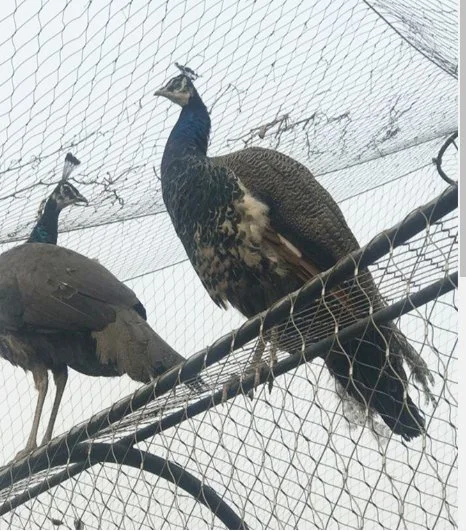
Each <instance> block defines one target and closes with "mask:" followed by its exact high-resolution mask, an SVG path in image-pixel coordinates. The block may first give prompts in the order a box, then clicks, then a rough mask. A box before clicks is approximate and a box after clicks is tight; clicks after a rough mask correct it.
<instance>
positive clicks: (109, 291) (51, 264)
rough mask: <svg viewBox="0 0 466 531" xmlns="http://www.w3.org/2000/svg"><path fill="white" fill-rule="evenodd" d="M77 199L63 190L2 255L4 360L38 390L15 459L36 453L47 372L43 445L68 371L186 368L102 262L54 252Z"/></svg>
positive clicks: (135, 374)
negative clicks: (64, 216) (50, 397)
mask: <svg viewBox="0 0 466 531" xmlns="http://www.w3.org/2000/svg"><path fill="white" fill-rule="evenodd" d="M68 162H69V161H68ZM69 187H70V188H69ZM73 197H74V199H73ZM78 197H79V198H80V201H82V200H84V198H83V197H82V196H81V195H80V194H79V192H78V191H77V190H76V189H75V188H74V187H72V188H71V185H70V184H69V183H68V184H65V183H63V182H62V183H60V185H59V186H58V187H57V189H56V190H55V191H54V192H53V193H52V196H51V197H50V199H49V200H48V201H47V204H46V207H45V209H44V213H43V215H42V216H41V219H40V220H39V222H38V226H37V227H35V229H34V230H33V232H32V234H31V237H30V238H29V240H28V243H25V244H22V245H19V246H17V247H14V248H12V249H10V250H8V251H6V252H4V253H3V254H1V255H0V356H2V357H3V358H5V359H6V360H8V361H9V362H10V363H12V364H13V365H17V366H20V367H22V368H23V369H24V370H26V371H28V370H29V371H31V372H32V375H33V378H34V383H35V386H36V388H37V390H38V399H37V405H36V410H35V413H34V420H33V424H32V429H31V432H30V435H29V438H28V441H27V444H26V447H25V449H24V450H22V451H20V452H19V453H18V454H17V458H20V457H22V456H25V455H27V454H28V453H29V452H30V451H32V450H33V449H34V448H36V445H37V443H36V440H37V432H38V427H39V422H40V417H41V413H42V409H43V405H44V400H45V397H46V394H47V388H48V371H49V370H50V371H51V372H52V374H53V377H54V381H55V385H56V395H55V400H54V403H53V406H52V411H51V414H50V419H49V422H48V424H47V428H46V431H45V435H44V438H43V441H42V444H45V443H47V442H48V441H49V440H50V439H51V437H52V432H53V426H54V423H55V419H56V417H57V412H58V408H59V406H60V402H61V399H62V396H63V392H64V389H65V386H66V382H67V377H68V367H70V368H72V369H75V370H76V371H79V372H81V373H83V374H86V375H89V376H120V375H122V374H127V375H128V376H129V377H131V378H132V379H133V380H136V381H138V382H144V383H146V382H149V381H150V379H151V378H153V377H155V376H158V375H160V374H162V373H163V372H165V371H166V370H168V369H170V368H171V367H173V366H175V365H178V364H180V363H181V362H183V361H184V358H183V356H181V355H180V354H178V353H177V352H176V351H175V350H173V349H172V348H171V347H170V346H169V345H168V344H167V343H166V342H165V341H164V340H163V339H162V338H161V337H160V336H158V335H157V334H156V333H155V332H154V331H153V330H152V328H151V327H150V326H149V325H148V324H147V323H146V311H145V309H144V306H143V305H142V303H141V302H140V301H139V300H138V298H137V297H136V295H135V294H134V293H133V291H132V290H131V289H129V288H128V287H127V286H125V285H124V284H123V283H122V282H120V281H119V280H118V279H117V278H116V277H115V276H113V275H112V273H110V271H108V270H107V269H106V268H105V267H103V266H102V265H100V264H99V263H97V262H96V261H94V260H91V259H89V258H86V257H85V256H83V255H81V254H78V253H76V252H74V251H71V250H69V249H65V248H63V247H60V246H57V245H55V243H56V238H57V223H58V214H59V212H60V210H61V208H62V207H64V206H66V205H67V204H71V203H72V202H75V200H76V198H78ZM47 205H49V207H47ZM50 205H51V206H50ZM42 242H52V243H53V244H50V243H42ZM192 385H193V387H194V388H196V389H197V388H198V386H196V385H195V384H194V383H193V384H192Z"/></svg>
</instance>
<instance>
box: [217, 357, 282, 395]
mask: <svg viewBox="0 0 466 531" xmlns="http://www.w3.org/2000/svg"><path fill="white" fill-rule="evenodd" d="M275 363H276V362H274V359H273V358H272V359H271V364H270V365H269V364H268V363H266V362H265V361H260V362H259V363H254V364H251V365H250V366H249V367H248V368H247V369H246V370H245V372H244V376H245V377H246V378H247V377H248V376H250V375H251V374H254V386H253V388H252V389H250V390H249V391H247V392H246V393H244V392H243V394H245V395H246V396H247V397H248V398H249V399H250V400H253V399H254V391H255V390H256V389H257V388H258V387H259V385H260V382H261V377H262V374H263V373H266V374H267V382H268V389H269V393H271V392H272V389H273V380H274V377H273V367H274V366H275ZM239 382H240V377H239V375H236V374H235V375H234V376H232V377H231V378H230V379H229V380H228V381H227V382H226V383H225V384H223V391H222V401H221V403H222V404H224V403H225V402H226V400H227V398H228V392H229V390H230V388H231V386H233V385H237V384H238V383H239ZM241 391H242V386H241V385H240V388H239V392H241ZM238 394H239V393H238Z"/></svg>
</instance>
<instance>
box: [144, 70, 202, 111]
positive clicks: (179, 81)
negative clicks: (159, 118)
mask: <svg viewBox="0 0 466 531" xmlns="http://www.w3.org/2000/svg"><path fill="white" fill-rule="evenodd" d="M154 96H164V97H165V98H168V99H169V100H171V101H173V102H174V103H177V104H178V105H181V107H185V106H186V105H188V103H189V102H190V101H191V99H192V98H195V97H196V96H197V97H198V98H199V95H198V94H197V91H196V89H195V88H194V84H193V82H192V81H191V79H190V77H189V76H187V75H186V74H180V75H178V76H176V77H174V78H172V79H170V81H169V82H168V83H167V84H166V85H165V86H164V87H162V88H161V89H159V90H157V91H155V92H154Z"/></svg>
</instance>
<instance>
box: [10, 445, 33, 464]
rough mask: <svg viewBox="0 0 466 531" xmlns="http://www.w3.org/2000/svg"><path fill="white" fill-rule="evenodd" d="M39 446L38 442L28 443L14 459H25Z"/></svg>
mask: <svg viewBox="0 0 466 531" xmlns="http://www.w3.org/2000/svg"><path fill="white" fill-rule="evenodd" d="M36 448H37V444H33V445H32V444H28V445H27V446H26V448H24V449H23V450H20V451H19V452H18V453H17V454H16V455H15V457H14V459H13V461H19V460H20V459H23V457H27V456H28V455H29V454H31V453H32V452H33V451H34V450H35V449H36Z"/></svg>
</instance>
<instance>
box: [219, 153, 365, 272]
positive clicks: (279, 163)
mask: <svg viewBox="0 0 466 531" xmlns="http://www.w3.org/2000/svg"><path fill="white" fill-rule="evenodd" d="M210 160H211V161H212V162H213V163H214V164H216V165H225V166H227V167H228V168H230V169H232V170H233V171H234V172H235V174H236V176H237V177H238V178H239V180H240V181H241V182H242V183H243V184H244V186H246V188H247V189H248V190H250V191H251V192H252V193H253V194H254V195H255V196H256V197H257V198H258V199H261V200H262V201H264V202H265V203H266V204H267V205H268V207H269V209H270V210H269V216H270V220H271V224H272V227H273V229H274V230H275V231H277V232H278V233H280V234H281V235H282V236H284V237H285V238H286V239H287V240H288V241H289V242H290V243H291V244H292V245H294V246H295V247H296V248H297V249H299V250H300V251H301V252H302V253H303V257H305V258H307V259H308V260H309V261H310V262H311V263H312V264H314V265H315V266H317V267H318V268H319V270H320V271H325V270H326V269H329V268H330V267H332V266H333V265H334V264H335V263H336V262H337V261H338V260H339V259H341V258H342V257H344V256H346V255H347V254H348V253H350V252H351V251H354V250H355V249H357V248H358V247H359V244H358V241H357V240H356V238H355V236H354V235H353V233H352V231H351V229H350V228H349V226H348V224H347V223H346V220H345V218H344V216H343V213H342V212H341V210H340V208H339V206H338V205H337V203H336V202H335V201H334V199H333V198H332V196H331V195H330V194H329V193H328V192H327V190H325V188H323V186H321V185H320V184H319V183H318V182H317V180H316V179H315V178H314V176H313V175H312V173H311V172H310V171H309V170H308V169H307V168H306V167H305V166H303V165H302V164H300V163H299V162H297V161H295V160H293V159H292V158H290V157H288V156H286V155H283V154H282V153H279V152H277V151H272V150H269V149H263V148H248V149H244V150H242V151H237V152H233V153H230V154H228V155H224V156H221V157H213V158H211V159H210ZM284 190H286V193H284ZM303 197H304V198H306V200H304V201H303ZM311 198H312V200H311Z"/></svg>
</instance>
